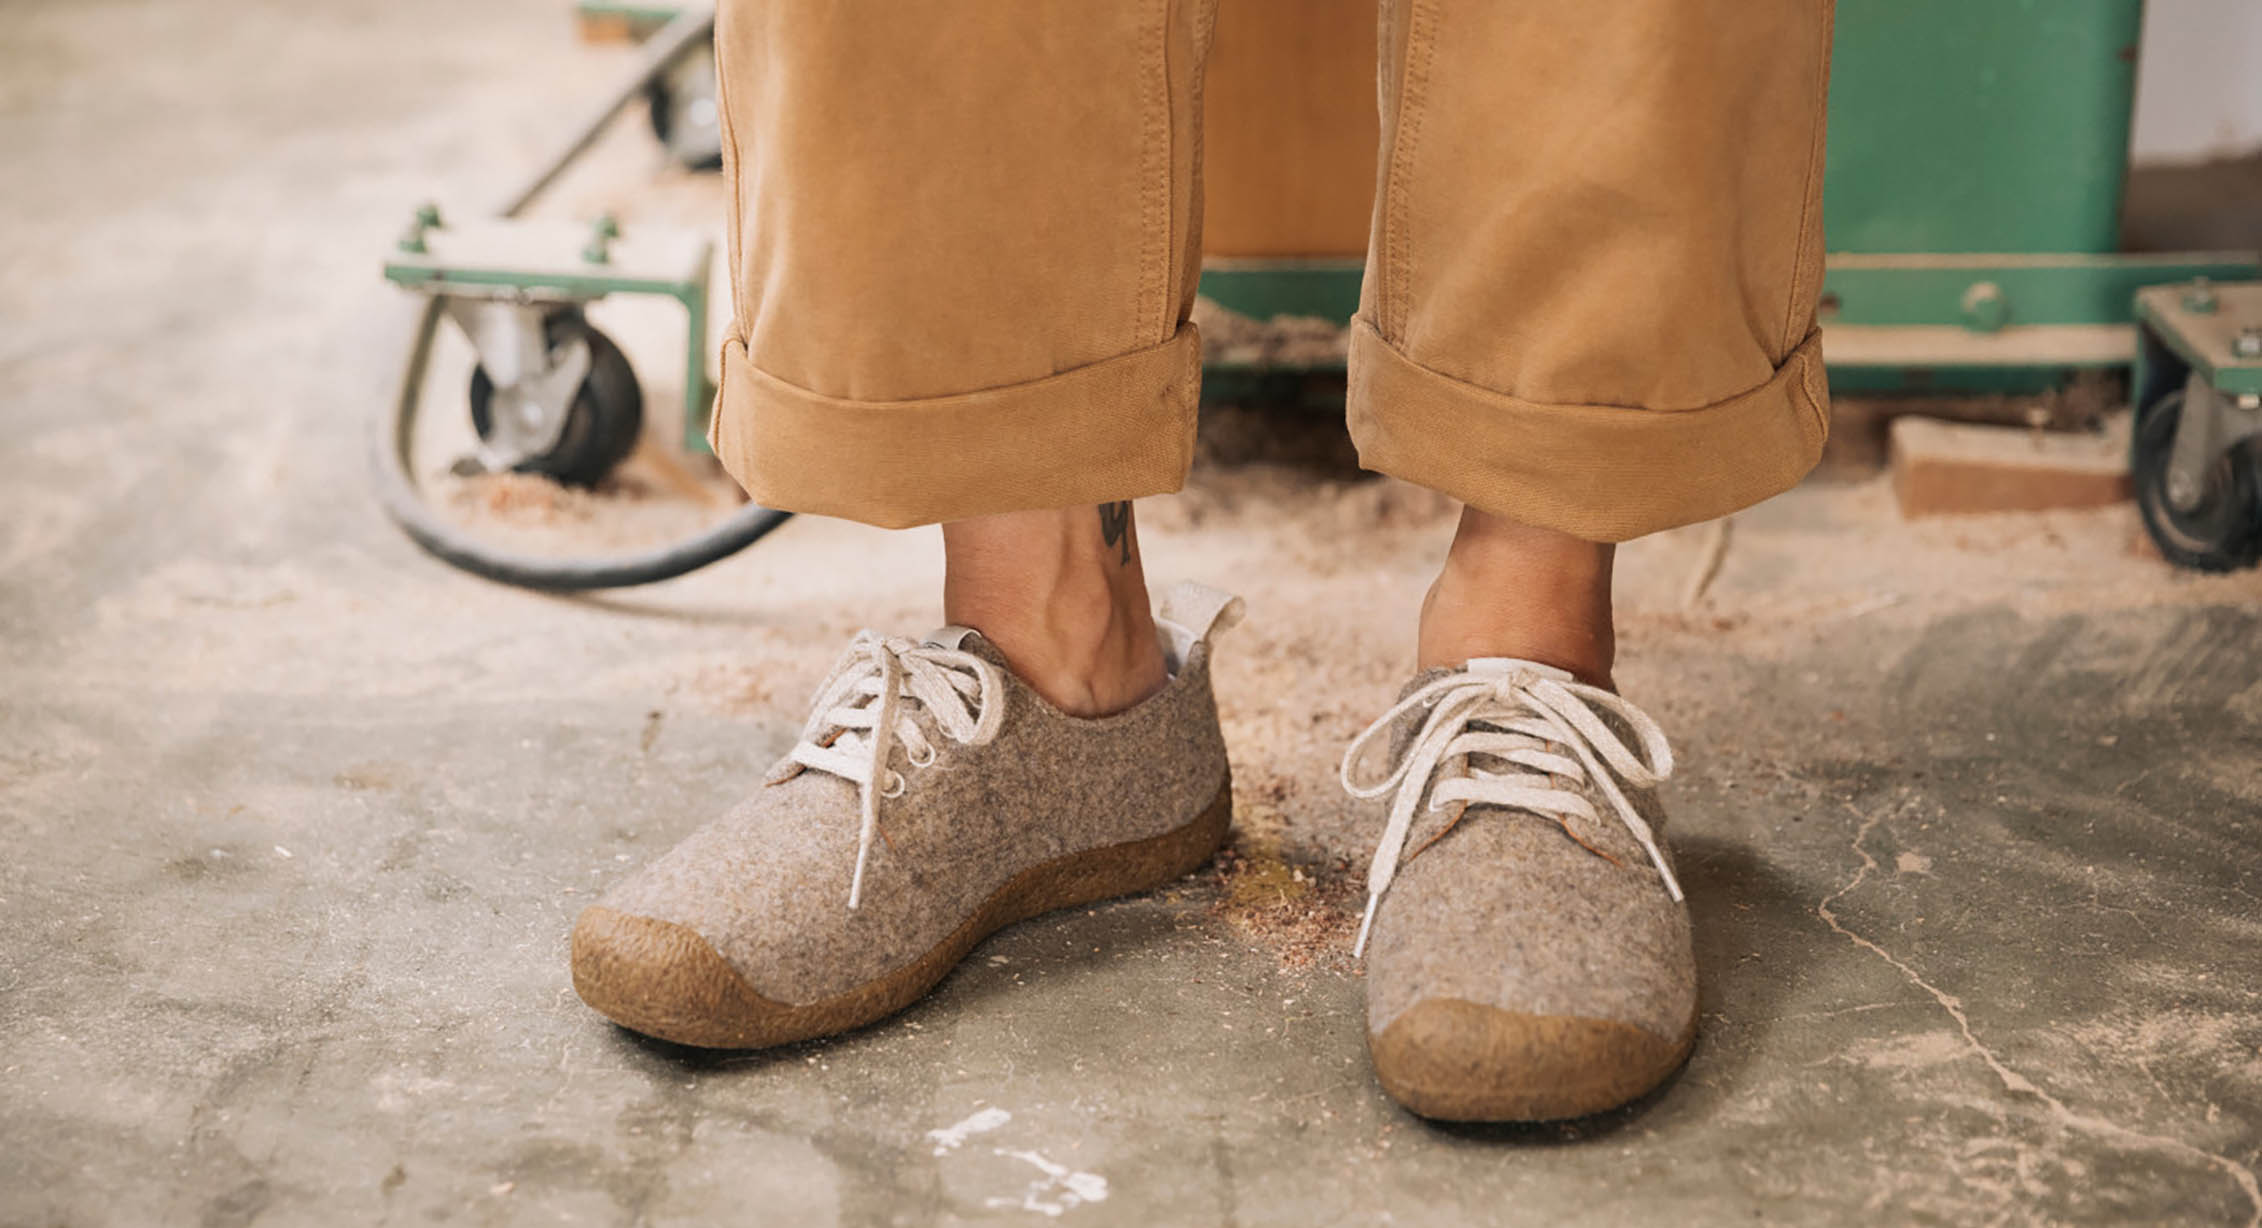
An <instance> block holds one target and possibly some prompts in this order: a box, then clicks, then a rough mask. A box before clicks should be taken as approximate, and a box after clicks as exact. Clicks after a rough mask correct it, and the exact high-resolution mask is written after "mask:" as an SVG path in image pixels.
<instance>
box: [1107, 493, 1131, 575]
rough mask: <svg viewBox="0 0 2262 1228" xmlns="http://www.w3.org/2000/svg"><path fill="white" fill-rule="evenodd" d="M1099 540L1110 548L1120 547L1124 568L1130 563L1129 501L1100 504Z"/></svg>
mask: <svg viewBox="0 0 2262 1228" xmlns="http://www.w3.org/2000/svg"><path fill="white" fill-rule="evenodd" d="M1100 540H1101V541H1103V542H1106V543H1107V544H1108V545H1110V546H1120V547H1122V550H1123V557H1122V558H1121V559H1120V560H1119V561H1120V562H1121V563H1123V564H1124V565H1125V566H1129V565H1130V562H1131V501H1130V500H1129V499H1123V500H1119V501H1117V502H1114V503H1102V504H1100Z"/></svg>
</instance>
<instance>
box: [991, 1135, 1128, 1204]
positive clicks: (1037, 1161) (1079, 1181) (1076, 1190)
mask: <svg viewBox="0 0 2262 1228" xmlns="http://www.w3.org/2000/svg"><path fill="white" fill-rule="evenodd" d="M996 1150H997V1154H999V1155H1001V1156H1006V1157H1009V1158H1011V1159H1015V1160H1020V1161H1022V1162H1024V1163H1026V1164H1030V1165H1033V1166H1035V1168H1036V1170H1037V1171H1038V1172H1041V1173H1043V1174H1044V1176H1043V1177H1040V1178H1038V1179H1037V1180H1035V1181H1032V1182H1030V1183H1029V1188H1028V1189H1026V1190H1023V1191H1021V1197H1020V1199H1019V1200H1018V1201H1016V1200H1014V1199H1011V1198H990V1199H985V1200H984V1202H983V1205H985V1206H989V1207H1015V1208H1019V1209H1020V1210H1023V1211H1036V1212H1040V1213H1042V1214H1045V1215H1050V1216H1053V1217H1055V1218H1058V1217H1059V1215H1060V1213H1061V1212H1063V1211H1070V1210H1074V1209H1075V1208H1077V1207H1080V1206H1083V1205H1084V1204H1085V1203H1088V1202H1106V1201H1107V1178H1105V1177H1102V1176H1100V1175H1099V1174H1098V1173H1086V1172H1077V1171H1074V1170H1072V1169H1070V1168H1069V1167H1068V1166H1067V1165H1065V1164H1055V1163H1053V1162H1052V1161H1051V1160H1048V1159H1046V1158H1045V1157H1044V1156H1041V1155H1039V1154H1037V1153H1036V1152H1034V1151H1008V1150H1006V1149H1005V1148H1003V1147H1000V1148H997V1149H996Z"/></svg>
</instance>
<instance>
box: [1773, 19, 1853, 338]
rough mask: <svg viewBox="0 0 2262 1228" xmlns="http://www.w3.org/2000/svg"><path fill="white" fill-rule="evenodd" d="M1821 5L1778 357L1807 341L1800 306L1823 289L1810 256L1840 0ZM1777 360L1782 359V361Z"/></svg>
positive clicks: (1818, 205) (1816, 226) (1816, 224)
mask: <svg viewBox="0 0 2262 1228" xmlns="http://www.w3.org/2000/svg"><path fill="white" fill-rule="evenodd" d="M1820 3H1821V5H1822V21H1821V27H1822V28H1821V38H1822V54H1821V57H1820V65H1819V67H1817V68H1816V69H1815V74H1814V94H1813V100H1812V106H1811V108H1810V110H1809V114H1811V115H1812V116H1813V117H1814V121H1813V122H1814V139H1813V140H1812V141H1810V142H1809V143H1808V145H1807V161H1806V177H1805V180H1804V181H1803V182H1802V183H1801V185H1800V200H1799V232H1798V233H1799V237H1798V246H1797V247H1795V248H1794V249H1792V252H1791V297H1790V301H1789V302H1788V303H1786V304H1784V307H1783V333H1782V337H1781V339H1780V340H1779V341H1778V342H1777V345H1776V349H1775V352H1776V354H1778V355H1784V354H1789V353H1790V352H1791V349H1792V347H1793V346H1794V345H1795V344H1796V343H1797V341H1795V340H1794V337H1796V338H1797V340H1803V339H1804V336H1803V333H1801V332H1800V330H1799V327H1798V325H1799V312H1800V306H1801V304H1805V305H1806V306H1807V307H1809V308H1810V309H1811V307H1812V306H1813V304H1814V301H1815V296H1816V293H1817V291H1818V290H1819V287H1817V286H1815V285H1813V284H1811V283H1810V281H1809V278H1808V273H1807V259H1808V255H1809V253H1811V252H1812V251H1813V250H1814V244H1815V242H1816V240H1817V238H1818V235H1817V232H1818V231H1819V230H1820V229H1821V227H1820V223H1819V222H1818V220H1817V219H1816V217H1815V214H1816V212H1817V211H1818V210H1819V209H1820V208H1821V205H1822V192H1821V183H1820V180H1821V178H1822V160H1823V149H1824V148H1825V146H1826V144H1827V142H1828V137H1829V129H1830V121H1829V106H1830V102H1829V100H1830V51H1831V41H1832V32H1833V31H1834V29H1835V28H1836V25H1837V18H1838V6H1837V3H1836V0H1820ZM1777 361H1781V360H1780V359H1779V358H1778V360H1777Z"/></svg>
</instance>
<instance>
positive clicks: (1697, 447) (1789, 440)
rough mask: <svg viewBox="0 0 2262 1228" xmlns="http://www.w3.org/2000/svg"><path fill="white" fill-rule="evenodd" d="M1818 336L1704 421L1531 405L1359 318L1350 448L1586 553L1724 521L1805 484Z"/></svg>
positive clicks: (1388, 469) (1825, 412)
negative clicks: (1598, 544) (1577, 541)
mask: <svg viewBox="0 0 2262 1228" xmlns="http://www.w3.org/2000/svg"><path fill="white" fill-rule="evenodd" d="M1829 405H1830V401H1829V392H1828V385H1827V382H1826V380H1825V377H1824V373H1823V366H1822V342H1821V333H1819V332H1816V333H1813V334H1810V335H1809V336H1808V337H1807V339H1806V340H1805V341H1804V342H1802V343H1801V344H1800V345H1799V347H1798V348H1797V349H1795V350H1793V351H1791V353H1790V354H1789V355H1788V356H1787V357H1786V358H1785V359H1784V360H1783V362H1782V364H1781V365H1780V366H1778V367H1777V368H1776V370H1775V374H1774V375H1773V376H1772V377H1771V378H1769V379H1768V381H1767V382H1766V383H1764V384H1761V385H1759V386H1758V387H1755V388H1752V389H1750V390H1749V391H1746V392H1743V393H1740V394H1738V395H1736V396H1733V397H1730V398H1728V399H1727V400H1724V401H1718V402H1715V403H1713V404H1711V405H1706V406H1702V407H1700V408H1697V409H1680V410H1653V409H1641V408H1632V407H1625V406H1614V405H1550V404H1541V403H1539V402H1536V401H1525V400H1521V399H1519V398H1517V397H1513V396H1509V395H1507V394H1506V393H1501V392H1494V391H1492V390H1490V389H1486V388H1480V387H1478V386H1476V385H1474V384H1469V383H1464V382H1462V381H1461V380H1457V379H1454V378H1453V377H1451V376H1449V375H1443V374H1440V373H1439V372H1436V371H1433V370H1431V369H1429V368H1428V367H1425V366H1422V365H1421V364H1419V363H1417V362H1415V361H1414V360H1412V359H1410V358H1408V357H1406V356H1405V355H1404V354H1401V353H1400V352H1398V350H1397V349H1395V348H1394V347H1392V346H1391V344H1390V343H1389V342H1388V341H1385V340H1384V339H1383V337H1382V335H1381V334H1380V333H1378V332H1376V331H1375V329H1374V327H1373V326H1372V325H1371V324H1370V323H1368V321H1367V320H1366V319H1365V318H1364V317H1361V318H1360V319H1359V320H1358V321H1357V322H1356V323H1355V324H1354V326H1353V332H1352V335H1351V389H1350V404H1349V415H1350V423H1351V437H1352V439H1353V440H1355V441H1356V442H1357V443H1358V445H1359V462H1360V463H1361V464H1362V465H1364V466H1366V467H1367V468H1369V469H1374V470H1378V471H1380V472H1382V473H1387V474H1390V475H1391V476H1393V477H1399V478H1404V479H1405V480H1407V481H1409V482H1415V483H1419V484H1420V485H1423V486H1427V487H1429V488H1431V489H1432V490H1439V491H1443V492H1444V493H1446V494H1448V495H1451V496H1453V497H1454V498H1456V499H1459V500H1461V501H1462V502H1463V503H1467V504H1469V505H1470V506H1472V507H1475V508H1478V509H1479V510H1482V511H1487V512H1491V513H1494V514H1495V515H1500V516H1505V517H1507V518H1509V519H1511V520H1515V521H1518V522H1521V523H1523V524H1530V525H1538V526H1540V527H1543V528H1549V529H1556V530H1559V531H1561V532H1564V533H1569V534H1572V535H1573V536H1576V537H1583V538H1585V539H1587V540H1589V541H1610V542H1616V541H1626V540H1629V539H1631V538H1635V537H1640V536H1641V535H1643V534H1645V533H1654V532H1657V531H1658V530H1660V529H1670V528H1673V527H1675V526H1677V525H1684V524H1693V523H1695V522H1697V521H1700V520H1710V519H1712V518H1714V517H1716V516H1725V515H1727V514H1728V513H1730V512H1733V511H1736V510H1738V509H1740V508H1745V507H1749V506H1751V505H1752V504H1754V503H1757V502H1759V501H1760V500H1762V499H1765V498H1767V497H1768V496H1770V495H1774V494H1778V493H1780V492H1782V491H1785V490H1788V489H1790V488H1791V487H1792V486H1794V485H1796V484H1797V483H1798V480H1799V479H1800V478H1802V477H1804V476H1806V473H1807V471H1808V470H1810V469H1812V468H1813V467H1814V464H1815V462H1816V461H1817V460H1819V459H1821V456H1822V444H1823V440H1824V439H1825V438H1826V437H1827V436H1828V435H1829V431H1830V426H1829V423H1830V411H1829Z"/></svg>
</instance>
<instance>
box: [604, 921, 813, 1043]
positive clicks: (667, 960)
mask: <svg viewBox="0 0 2262 1228" xmlns="http://www.w3.org/2000/svg"><path fill="white" fill-rule="evenodd" d="M573 988H574V992H576V993H578V994H580V995H581V1000H582V1001H584V1002H586V1003H588V1004H589V1005H590V1006H592V1007H594V1008H596V1009H597V1010H598V1011H599V1012H601V1013H603V1014H604V1015H605V1016H606V1017H608V1018H610V1019H611V1020H612V1021H613V1022H615V1023H618V1024H620V1025H621V1026H623V1027H626V1028H630V1029H632V1030H634V1031H638V1032H642V1033H644V1034H645V1035H647V1036H656V1037H659V1038H660V1039H662V1040H669V1041H674V1042H676V1043H677V1044H684V1045H698V1046H701V1047H704V1048H747V1047H753V1046H758V1045H763V1044H772V1043H776V1041H775V1040H773V1039H772V1038H771V1036H770V1032H771V1031H772V1030H773V1029H772V1027H771V1026H770V1025H771V1022H772V1021H774V1020H777V1019H778V1018H779V1017H781V1016H783V1015H785V1014H786V1013H787V1012H786V1010H785V1008H784V1007H781V1006H779V1005H778V1004H776V1003H773V1002H771V1001H769V1000H767V999H765V998H763V997H762V996H761V995H760V994H757V993H755V992H754V990H753V989H752V988H751V987H750V986H748V985H747V983H746V980H745V978H744V977H742V976H740V975H739V973H738V970H737V969H735V968H733V967H731V965H730V962H729V961H728V960H726V959H724V958H723V957H722V955H721V954H719V953H718V952H717V951H716V950H715V948H714V946H713V944H711V943H709V942H708V941H707V940H706V939H705V938H702V937H700V936H699V934H698V932H697V931H695V930H693V929H691V928H690V927H688V926H685V925H679V924H677V923H675V922H672V921H662V920H659V919H657V918H654V917H647V916H642V915H639V914H636V913H632V912H625V911H620V910H617V909H614V908H609V907H606V906H604V905H596V906H593V907H590V908H587V909H584V910H582V913H581V917H580V919H579V920H577V921H575V922H574V926H573Z"/></svg>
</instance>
